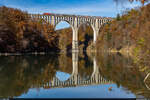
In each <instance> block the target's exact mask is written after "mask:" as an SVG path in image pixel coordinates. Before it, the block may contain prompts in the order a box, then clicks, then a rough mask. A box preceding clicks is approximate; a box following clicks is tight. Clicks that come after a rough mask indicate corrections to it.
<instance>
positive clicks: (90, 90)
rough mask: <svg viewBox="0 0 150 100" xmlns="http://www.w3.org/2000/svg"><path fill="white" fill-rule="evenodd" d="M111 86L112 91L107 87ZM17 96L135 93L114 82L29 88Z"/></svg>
mask: <svg viewBox="0 0 150 100" xmlns="http://www.w3.org/2000/svg"><path fill="white" fill-rule="evenodd" d="M109 87H112V91H109V90H108V88H109ZM19 98H135V95H134V94H132V93H130V92H129V91H128V92H127V91H125V90H124V89H123V88H122V87H120V88H118V87H117V85H116V84H110V85H93V86H81V87H75V88H74V87H70V88H53V89H43V88H40V89H39V90H37V89H30V90H29V91H28V93H27V94H22V95H21V96H19Z"/></svg>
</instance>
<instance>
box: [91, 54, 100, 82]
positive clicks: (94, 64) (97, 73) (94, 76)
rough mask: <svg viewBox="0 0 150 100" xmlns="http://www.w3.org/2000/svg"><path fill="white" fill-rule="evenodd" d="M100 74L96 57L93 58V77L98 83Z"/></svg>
mask: <svg viewBox="0 0 150 100" xmlns="http://www.w3.org/2000/svg"><path fill="white" fill-rule="evenodd" d="M98 76H99V69H98V66H97V62H96V58H95V57H94V58H93V73H92V77H91V78H94V79H95V81H96V83H98V80H99V77H98Z"/></svg>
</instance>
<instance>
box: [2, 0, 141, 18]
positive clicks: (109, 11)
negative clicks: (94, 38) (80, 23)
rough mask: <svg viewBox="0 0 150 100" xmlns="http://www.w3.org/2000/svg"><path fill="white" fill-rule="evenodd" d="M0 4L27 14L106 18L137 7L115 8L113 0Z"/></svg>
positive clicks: (21, 0) (9, 1) (39, 0)
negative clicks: (49, 13) (47, 13)
mask: <svg viewBox="0 0 150 100" xmlns="http://www.w3.org/2000/svg"><path fill="white" fill-rule="evenodd" d="M0 4H1V5H5V6H8V7H14V8H20V9H21V10H24V11H28V12H29V13H40V14H42V13H44V12H51V13H60V14H61V13H63V14H76V15H90V16H107V17H115V16H116V14H117V13H118V12H121V11H122V10H124V9H126V8H131V7H135V6H138V5H139V3H132V4H131V3H125V4H124V5H120V6H121V7H120V6H116V4H115V3H114V2H113V0H0ZM125 6H126V7H125Z"/></svg>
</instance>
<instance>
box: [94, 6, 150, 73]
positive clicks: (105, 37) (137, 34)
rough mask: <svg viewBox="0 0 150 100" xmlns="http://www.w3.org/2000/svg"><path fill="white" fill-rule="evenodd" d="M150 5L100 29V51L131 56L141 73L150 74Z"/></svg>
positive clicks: (131, 11)
mask: <svg viewBox="0 0 150 100" xmlns="http://www.w3.org/2000/svg"><path fill="white" fill-rule="evenodd" d="M149 43H150V4H147V5H145V6H142V7H140V8H137V9H132V10H130V11H125V12H124V13H123V14H122V15H119V14H118V16H117V18H116V19H115V20H113V21H112V22H111V23H107V24H105V26H103V27H102V28H101V29H100V34H99V36H98V40H97V43H96V48H97V50H99V51H108V50H109V51H110V52H120V53H122V54H124V55H128V54H129V55H130V56H131V57H132V59H133V60H134V64H135V66H137V67H138V68H139V70H140V71H142V72H145V73H149V72H150V69H149V68H150V62H149V60H150V44H149Z"/></svg>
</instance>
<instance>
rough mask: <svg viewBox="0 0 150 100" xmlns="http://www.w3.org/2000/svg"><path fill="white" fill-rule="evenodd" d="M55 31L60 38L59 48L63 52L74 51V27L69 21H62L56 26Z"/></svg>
mask: <svg viewBox="0 0 150 100" xmlns="http://www.w3.org/2000/svg"><path fill="white" fill-rule="evenodd" d="M55 31H56V33H57V34H58V36H59V38H58V46H59V49H60V50H61V52H67V51H70V50H71V49H72V34H73V27H72V25H71V24H69V22H68V21H60V22H59V23H58V24H56V26H55Z"/></svg>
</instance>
